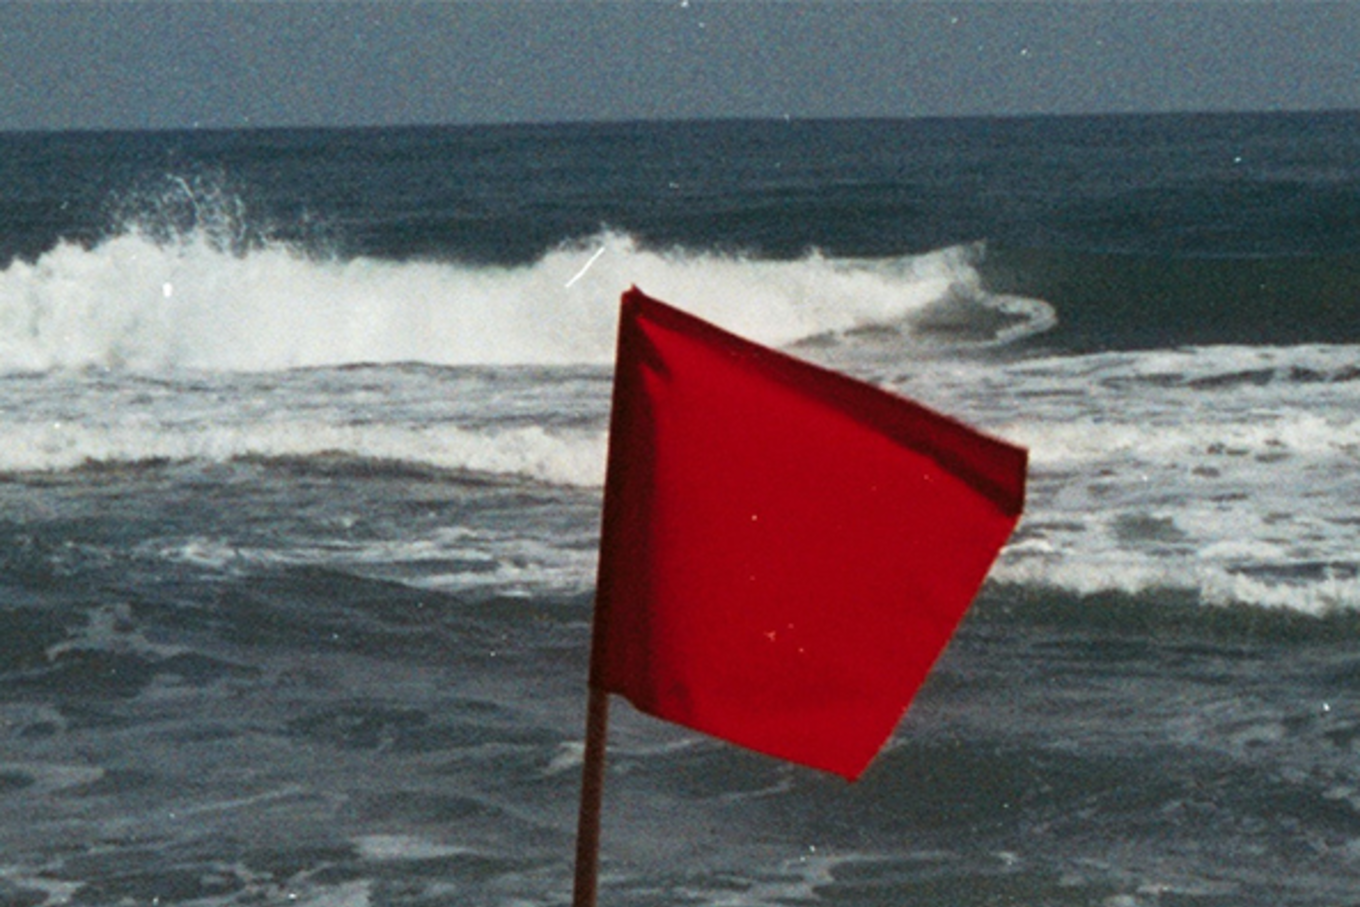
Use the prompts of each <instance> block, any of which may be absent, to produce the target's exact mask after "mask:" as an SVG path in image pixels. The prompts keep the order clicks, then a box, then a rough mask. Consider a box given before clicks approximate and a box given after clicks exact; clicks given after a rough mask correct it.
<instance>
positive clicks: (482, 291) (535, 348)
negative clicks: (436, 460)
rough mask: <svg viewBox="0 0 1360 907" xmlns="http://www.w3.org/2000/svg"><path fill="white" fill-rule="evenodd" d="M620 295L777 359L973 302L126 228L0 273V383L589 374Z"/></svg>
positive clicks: (962, 285) (862, 281)
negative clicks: (90, 370) (103, 375)
mask: <svg viewBox="0 0 1360 907" xmlns="http://www.w3.org/2000/svg"><path fill="white" fill-rule="evenodd" d="M634 284H636V285H638V286H640V287H641V288H642V289H644V290H645V291H647V292H649V293H652V294H654V295H657V296H659V297H661V298H666V299H669V300H673V301H676V302H677V304H680V305H682V306H684V307H686V308H689V309H691V310H693V311H694V312H695V313H696V314H699V315H701V316H703V317H707V318H709V319H711V320H714V321H716V322H718V323H720V324H722V325H724V326H725V327H728V328H730V329H732V330H736V331H739V332H742V333H744V334H746V335H748V336H750V337H752V338H754V339H756V340H760V341H762V342H766V343H771V344H776V345H778V344H786V343H790V342H793V341H795V340H798V339H801V338H805V337H811V336H816V335H821V334H827V333H834V332H838V331H846V330H851V329H854V328H859V327H864V326H866V325H879V324H893V323H906V322H910V320H911V319H912V318H913V317H914V316H917V315H921V314H922V313H924V312H926V310H927V309H928V308H930V307H931V306H936V307H938V306H939V305H948V304H949V302H950V300H951V299H954V298H966V299H967V300H969V301H970V303H971V304H972V305H974V306H977V305H979V304H981V305H982V306H983V307H986V305H987V304H988V298H987V297H986V296H985V294H983V293H982V292H981V289H980V284H979V281H978V278H977V274H976V271H975V270H974V269H973V265H972V256H971V253H970V250H969V249H967V248H957V249H946V250H942V251H940V252H937V253H933V254H927V255H921V256H905V257H902V258H899V259H886V260H877V261H850V260H840V259H830V258H825V257H823V256H821V255H817V254H810V255H808V256H806V257H804V258H802V259H799V260H795V261H756V260H749V259H745V258H741V257H732V256H722V255H716V254H712V253H703V252H687V251H684V250H669V251H655V250H647V249H643V248H641V247H639V245H638V244H637V243H636V242H635V241H634V240H633V239H632V238H631V237H629V236H627V235H623V234H619V233H613V232H605V233H602V234H600V235H598V236H595V237H593V238H590V239H588V240H586V241H584V242H579V243H572V244H570V245H567V246H564V247H562V248H560V249H558V250H556V251H552V252H550V253H548V254H546V255H544V256H543V257H542V258H541V259H540V260H538V261H537V262H534V263H532V264H526V265H523V266H519V267H493V266H473V265H465V264H453V263H439V262H428V261H426V262H420V261H417V262H394V261H385V260H377V259H371V258H355V259H350V260H341V259H336V258H317V257H313V256H310V255H306V254H303V253H301V252H299V251H297V250H296V249H293V248H291V247H289V246H287V245H284V244H281V243H274V244H268V243H266V244H262V245H259V246H258V247H252V248H246V249H236V248H232V247H231V246H230V245H229V244H224V243H223V242H221V241H220V240H219V238H217V237H216V236H215V235H214V234H213V233H211V232H208V231H204V230H197V231H192V232H189V233H188V234H186V235H183V236H179V237H174V238H171V239H167V238H165V237H159V236H155V237H153V236H150V235H148V234H147V233H145V232H143V231H140V230H136V229H134V230H131V231H130V232H126V233H123V234H120V235H117V236H114V237H112V238H110V239H108V240H105V241H104V242H101V243H99V244H98V245H95V246H93V247H90V248H87V247H85V246H82V245H79V244H76V243H71V242H63V243H61V244H59V245H58V246H56V247H55V248H53V249H51V250H49V251H48V252H47V253H45V254H44V255H42V256H41V257H40V258H38V259H37V260H36V261H35V262H32V263H29V262H24V261H15V262H13V263H11V264H10V265H9V266H8V267H7V268H6V269H5V270H4V271H2V272H0V372H22V371H29V372H31V371H45V370H49V369H54V368H82V367H90V366H93V367H104V368H115V369H126V370H131V371H135V372H140V373H161V372H166V371H171V370H176V369H208V370H235V371H269V370H278V369H288V368H296V367H302V366H324V365H339V364H348V363H383V362H425V363H433V364H441V365H467V364H509V363H520V364H524V363H536V364H566V363H599V364H604V363H607V362H608V361H609V359H610V356H611V354H612V352H613V343H614V324H615V316H616V311H617V301H618V297H619V294H620V293H621V292H622V291H624V290H626V289H627V288H628V287H629V286H630V285H634ZM979 299H980V300H981V303H979V302H978V300H979ZM1035 307H1038V308H1035ZM995 308H996V309H997V310H998V311H1002V310H1007V311H1009V312H1010V314H1011V315H1012V316H1013V317H1012V318H1010V319H1009V320H1008V321H1007V322H1006V325H1005V326H1004V328H999V329H998V330H1003V331H1004V332H1006V333H1005V336H1007V337H1012V336H1018V335H1019V334H1021V333H1024V332H1025V328H1024V327H1023V325H1025V324H1032V325H1033V326H1034V329H1036V330H1037V329H1043V328H1044V327H1046V326H1047V324H1049V323H1050V322H1051V311H1049V310H1047V309H1046V307H1044V306H1043V304H1042V303H1038V302H1037V301H1030V302H1029V308H1028V309H1026V308H1025V306H1023V305H1020V304H1019V303H1018V302H1017V301H1015V300H1010V299H1004V300H997V301H996V305H995ZM1017 325H1021V326H1020V327H1017Z"/></svg>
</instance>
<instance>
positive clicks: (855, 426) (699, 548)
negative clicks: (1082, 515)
mask: <svg viewBox="0 0 1360 907" xmlns="http://www.w3.org/2000/svg"><path fill="white" fill-rule="evenodd" d="M1026 457H1027V454H1026V452H1025V451H1024V450H1023V449H1021V448H1018V447H1014V446H1012V445H1009V444H1006V443H1004V442H1002V441H998V440H995V439H993V438H990V437H987V436H985V435H982V434H979V433H978V432H976V431H974V430H972V429H970V428H968V427H967V426H965V425H962V424H960V423H959V422H956V421H954V420H952V419H949V418H947V417H945V416H942V415H939V414H937V413H935V412H933V411H931V410H929V409H926V408H925V407H923V406H920V405H919V404H916V403H914V402H911V401H909V400H907V399H905V398H902V397H899V396H896V395H893V394H890V393H887V392H885V391H883V390H880V389H878V388H876V387H873V386H872V385H869V384H866V383H864V382H861V381H857V380H855V379H852V378H848V377H846V376H844V375H840V374H838V373H835V372H831V371H828V370H826V369H823V368H820V367H818V366H814V365H811V364H808V363H805V362H802V361H800V360H797V359H794V358H792V357H790V356H787V355H785V354H783V353H780V352H777V351H775V350H771V349H768V348H766V347H763V346H760V345H757V344H755V343H752V342H750V341H748V340H744V339H742V338H740V337H737V336H735V335H733V334H730V333H728V332H727V331H724V330H722V329H720V328H718V327H715V326H714V325H711V324H709V323H707V322H704V321H702V320H700V319H698V318H695V317H694V316H691V315H688V314H686V313H684V312H681V311H679V310H677V309H675V308H672V307H670V306H668V305H666V304H664V303H661V302H659V301H657V300H654V299H651V298H648V297H647V296H645V295H644V294H643V293H642V292H640V291H639V290H637V289H633V290H630V291H629V292H627V293H625V294H624V296H623V300H622V308H621V313H620V322H619V335H618V355H617V362H616V373H615V377H614V397H613V410H612V414H611V419H610V436H609V455H608V467H607V477H606V481H605V496H604V516H603V526H602V536H601V544H600V566H599V584H598V591H597V599H596V605H595V625H594V638H593V647H592V657H591V677H590V682H591V683H592V685H594V686H595V687H596V688H597V689H600V690H603V691H606V692H610V693H618V694H620V695H622V696H624V697H625V698H627V699H628V700H629V701H631V702H632V703H633V705H634V706H636V707H637V708H638V709H640V710H641V711H643V712H647V713H649V714H651V715H655V716H656V717H659V718H663V719H665V720H668V721H672V722H675V723H678V724H681V725H685V726H687V727H690V728H694V729H696V730H699V731H703V732H705V733H708V734H712V735H714V736H717V737H721V738H723V739H725V740H728V741H731V742H733V743H736V744H739V745H741V746H744V747H748V748H750V749H753V750H757V751H759V752H762V753H767V754H769V755H772V756H777V757H780V758H783V759H787V760H790V761H793V762H797V763H802V764H804V765H809V766H812V767H815V768H819V769H823V770H826V771H829V772H834V773H836V774H839V775H843V776H844V777H846V778H850V779H852V780H853V779H854V778H857V777H858V776H859V775H860V774H861V773H862V772H863V770H864V769H865V768H866V767H867V766H868V764H869V762H870V761H871V760H872V759H873V757H874V755H875V754H876V753H877V752H878V751H879V749H881V747H882V746H883V744H884V743H885V742H886V741H887V739H888V737H889V736H890V735H891V734H892V731H893V729H894V727H895V726H896V725H897V723H898V721H899V720H900V719H901V717H902V714H903V713H904V712H905V711H906V709H907V706H908V705H909V704H910V702H911V699H912V697H913V696H914V695H915V693H916V690H917V688H918V687H919V686H920V685H921V683H922V682H923V681H924V679H925V677H926V674H927V672H928V671H929V670H930V668H931V665H932V664H933V663H934V662H935V660H936V658H937V657H938V656H939V654H940V652H941V651H942V650H943V649H944V646H945V645H946V644H947V643H948V641H949V638H950V636H951V635H952V634H953V632H954V629H955V627H956V626H957V625H958V623H959V621H960V620H961V619H962V617H963V614H964V612H965V611H966V610H967V608H968V605H969V603H970V602H971V601H972V599H973V597H974V596H975V595H976V594H977V591H978V588H979V587H980V586H981V584H982V582H983V580H984V578H985V577H986V574H987V571H988V570H989V569H990V567H991V564H992V562H993V560H995V558H996V555H997V553H998V551H999V550H1000V548H1001V546H1002V545H1003V544H1004V543H1005V541H1006V538H1007V537H1008V536H1009V535H1010V533H1011V531H1012V529H1014V527H1015V524H1016V521H1017V520H1018V519H1019V517H1020V511H1021V508H1022V506H1023V502H1024V490H1025V468H1026Z"/></svg>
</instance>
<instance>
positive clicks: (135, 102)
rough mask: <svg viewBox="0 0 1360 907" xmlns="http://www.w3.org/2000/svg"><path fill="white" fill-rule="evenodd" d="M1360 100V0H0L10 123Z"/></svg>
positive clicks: (2, 91) (1139, 108) (902, 113)
mask: <svg viewBox="0 0 1360 907" xmlns="http://www.w3.org/2000/svg"><path fill="white" fill-rule="evenodd" d="M1315 109H1360V0H1345V2H1330V3H1326V2H1305V0H1290V2H1278V0H1277V2H1248V0H1225V2H1171V0H1148V2H1131V0H1079V2H1064V3H1055V2H1045V0H1037V2H1036V0H1031V2H1020V0H1003V2H991V3H980V2H960V3H926V2H915V0H810V2H804V0H613V2H599V0H366V2H338V0H324V2H317V0H81V2H65V0H0V131H11V130H65V129H111V128H113V129H164V128H193V127H204V128H223V127H225V128H238V127H265V126H386V125H403V124H458V123H505V122H559V121H578V120H632V119H682V118H686V119H687V118H709V117H762V118H770V117H786V116H787V117H794V118H809V117H918V116H978V115H985V116H998V115H999V116H1007V115H1029V114H1072V113H1076V114H1086V113H1124V112H1162V111H1207V110H1315Z"/></svg>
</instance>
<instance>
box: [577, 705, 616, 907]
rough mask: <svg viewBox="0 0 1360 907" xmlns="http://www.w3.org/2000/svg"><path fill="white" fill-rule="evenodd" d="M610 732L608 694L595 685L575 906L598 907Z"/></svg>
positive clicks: (589, 715)
mask: <svg viewBox="0 0 1360 907" xmlns="http://www.w3.org/2000/svg"><path fill="white" fill-rule="evenodd" d="M608 731H609V694H608V693H607V692H605V691H604V690H602V689H600V688H599V687H597V686H595V685H594V684H591V685H590V697H589V699H588V701H587V704H586V750H585V757H584V760H583V765H582V768H581V813H580V816H579V818H578V819H577V825H576V883H575V888H574V889H573V893H572V901H571V904H572V907H595V891H596V888H597V885H598V881H599V865H600V806H601V802H602V800H603V799H604V750H605V738H606V737H607V736H608Z"/></svg>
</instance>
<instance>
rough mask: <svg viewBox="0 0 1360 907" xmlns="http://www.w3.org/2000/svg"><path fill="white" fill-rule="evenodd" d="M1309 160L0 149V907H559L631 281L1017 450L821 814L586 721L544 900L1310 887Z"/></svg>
mask: <svg viewBox="0 0 1360 907" xmlns="http://www.w3.org/2000/svg"><path fill="white" fill-rule="evenodd" d="M1357 263H1360V115H1357V114H1353V113H1333V114H1290V115H1215V116H1155V117H1133V116H1123V117H1102V118H1073V119H1067V118H1058V119H1053V118H1038V119H1019V120H953V121H950V120H927V121H910V122H889V121H882V122H878V121H856V122H714V123H672V124H638V123H633V124H603V125H564V126H532V127H531V126H524V127H475V128H474V127H460V128H431V129H404V130H372V131H363V130H356V131H266V132H192V133H154V134H152V133H116V134H114V133H109V134H62V135H47V134H20V135H5V136H0V904H15V905H40V904H49V905H57V904H88V905H110V907H111V905H122V904H139V905H140V904H183V905H195V907H201V905H202V907H206V905H249V904H313V905H341V907H360V905H375V907H376V905H403V907H406V905H433V904H503V905H529V904H562V903H566V902H567V901H568V898H569V889H570V874H571V858H572V855H573V835H574V819H575V798H576V793H577V787H578V783H579V770H580V747H581V743H580V740H581V735H582V722H583V710H584V698H585V697H584V679H585V665H586V659H587V655H588V652H587V646H588V639H589V621H590V599H591V593H592V588H593V583H594V567H595V545H596V542H597V534H598V520H599V490H600V482H601V479H602V476H603V458H604V449H605V441H606V438H605V430H606V420H607V415H608V400H609V388H610V368H609V364H610V356H611V354H612V348H613V329H614V313H615V307H616V305H617V300H618V297H619V294H620V293H621V292H622V291H623V290H624V289H626V288H627V287H628V286H630V285H632V284H634V283H636V284H638V285H639V286H641V287H642V288H643V289H644V290H646V291H647V292H649V293H652V294H654V295H656V296H658V297H659V298H662V299H666V300H667V301H670V302H672V303H674V304H676V305H679V306H681V307H683V308H686V309H689V310H691V311H694V312H696V313H697V314H700V315H702V316H704V317H706V318H710V319H712V320H714V321H716V322H718V323H719V324H722V325H723V326H725V327H728V328H730V329H732V330H736V331H738V332H741V333H743V334H746V335H747V336H751V337H753V338H754V339H756V340H759V341H761V342H765V343H769V344H772V345H776V346H780V347H783V348H786V349H788V350H790V351H792V352H794V353H795V354H797V355H801V356H807V357H810V358H813V359H815V360H816V361H819V362H821V363H823V364H826V365H829V366H831V367H834V368H838V369H841V370H844V371H847V372H850V373H852V374H855V375H858V376H860V377H863V378H866V379H868V380H871V381H874V382H877V383H879V384H882V385H884V386H886V387H888V388H890V389H893V390H896V391H899V392H902V393H905V394H908V395H910V396H913V397H915V398H917V399H920V400H922V401H924V402H926V403H929V404H931V405H933V406H936V407H938V408H940V409H943V410H945V411H947V412H950V413H953V414H955V415H957V416H959V417H960V418H964V419H966V420H967V421H970V422H973V423H975V424H978V425H980V426H982V427H984V428H986V429H988V430H990V431H993V432H995V433H997V434H1000V435H1002V436H1004V437H1007V438H1010V439H1012V440H1015V441H1017V442H1019V443H1022V444H1024V445H1026V446H1027V447H1029V448H1030V451H1031V462H1032V469H1031V477H1030V498H1029V503H1028V508H1027V512H1026V516H1025V518H1024V520H1023V521H1022V523H1021V525H1020V527H1019V530H1018V531H1017V533H1016V535H1015V537H1014V539H1013V540H1012V543H1011V545H1010V546H1009V547H1008V548H1007V549H1006V551H1005V552H1003V555H1002V557H1001V559H1000V561H999V562H998V564H997V566H996V568H995V570H994V571H993V574H992V580H991V582H990V583H989V585H988V586H987V588H986V589H985V590H984V592H983V595H982V597H981V598H980V600H979V602H978V603H977V605H976V606H975V608H974V610H973V612H972V614H971V615H970V617H969V618H968V620H967V621H966V622H965V624H964V626H963V628H962V629H961V631H960V633H959V635H958V637H957V638H956V640H955V642H954V644H953V645H952V646H951V647H950V649H949V650H948V651H947V652H946V654H945V656H944V658H943V659H942V661H941V663H940V664H939V665H938V666H937V669H936V671H935V672H934V674H933V675H932V678H931V680H930V681H929V683H928V684H927V687H926V688H925V690H924V691H923V692H922V694H921V695H920V697H919V698H918V700H917V702H916V704H915V705H914V706H913V708H912V710H911V712H910V713H909V714H908V715H907V717H906V719H905V720H904V722H903V724H902V726H901V727H900V728H899V731H898V734H897V736H896V737H895V739H894V740H893V742H892V743H891V744H890V746H889V747H888V749H887V750H885V752H884V753H882V754H881V755H880V757H879V759H878V760H877V761H876V762H875V764H874V765H873V766H872V767H871V768H870V770H869V772H868V773H867V774H866V776H865V777H864V779H863V780H862V781H861V782H860V783H859V784H857V785H855V786H847V785H845V784H844V783H842V782H841V781H839V780H838V779H835V778H830V777H824V776H821V775H819V774H816V773H814V772H811V771H809V770H804V769H800V768H794V767H790V766H785V765H782V764H779V763H776V762H773V761H771V760H768V759H765V758H763V757H759V756H755V755H751V754H748V753H745V752H742V751H739V750H736V749H734V748H732V747H730V746H727V745H725V744H721V743H718V742H715V741H710V740H706V739H703V738H700V737H697V736H695V735H692V734H689V733H687V732H684V731H681V730H679V729H675V728H671V727H667V726H665V725H662V724H660V723H658V722H655V721H653V720H651V719H648V718H645V717H642V716H639V715H636V714H635V713H632V712H631V711H630V710H629V709H628V708H627V707H626V706H624V705H623V704H622V703H620V704H619V706H618V707H617V708H616V709H615V721H614V727H613V736H612V749H611V756H610V759H611V761H610V771H609V775H608V780H607V793H606V813H605V842H604V862H603V870H604V874H603V879H602V902H603V903H610V904H630V905H682V904H696V905H776V904H777V905H791V904H802V903H832V904H837V905H866V907H867V905H887V904H892V905H899V904H942V903H943V904H955V905H965V907H966V905H978V907H981V905H995V904H1032V905H1041V904H1042V905H1051V904H1070V905H1101V907H1151V905H1187V904H1197V905H1198V904H1203V905H1210V904H1213V905H1219V904H1224V905H1226V904H1233V905H1272V907H1273V905H1282V904H1285V905H1319V907H1321V905H1327V907H1331V905H1336V904H1345V903H1351V902H1353V901H1354V900H1355V897H1356V896H1355V891H1356V890H1357V889H1356V885H1357V882H1360V772H1358V771H1357V767H1356V766H1357V762H1356V753H1357V746H1360V694H1358V693H1357V689H1358V688H1357V678H1360V658H1357V656H1356V655H1355V648H1356V641H1357V640H1358V639H1360V618H1357V616H1356V615H1357V614H1360V557H1357V551H1360V520H1357V517H1356V513H1357V512H1360V470H1358V469H1357V464H1358V463H1360V454H1358V452H1360V416H1357V413H1360V346H1358V345H1357V344H1358V343H1360V336H1358V334H1360V315H1358V314H1357V313H1358V312H1360V309H1358V308H1357V304H1358V303H1360V271H1358V270H1357Z"/></svg>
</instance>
